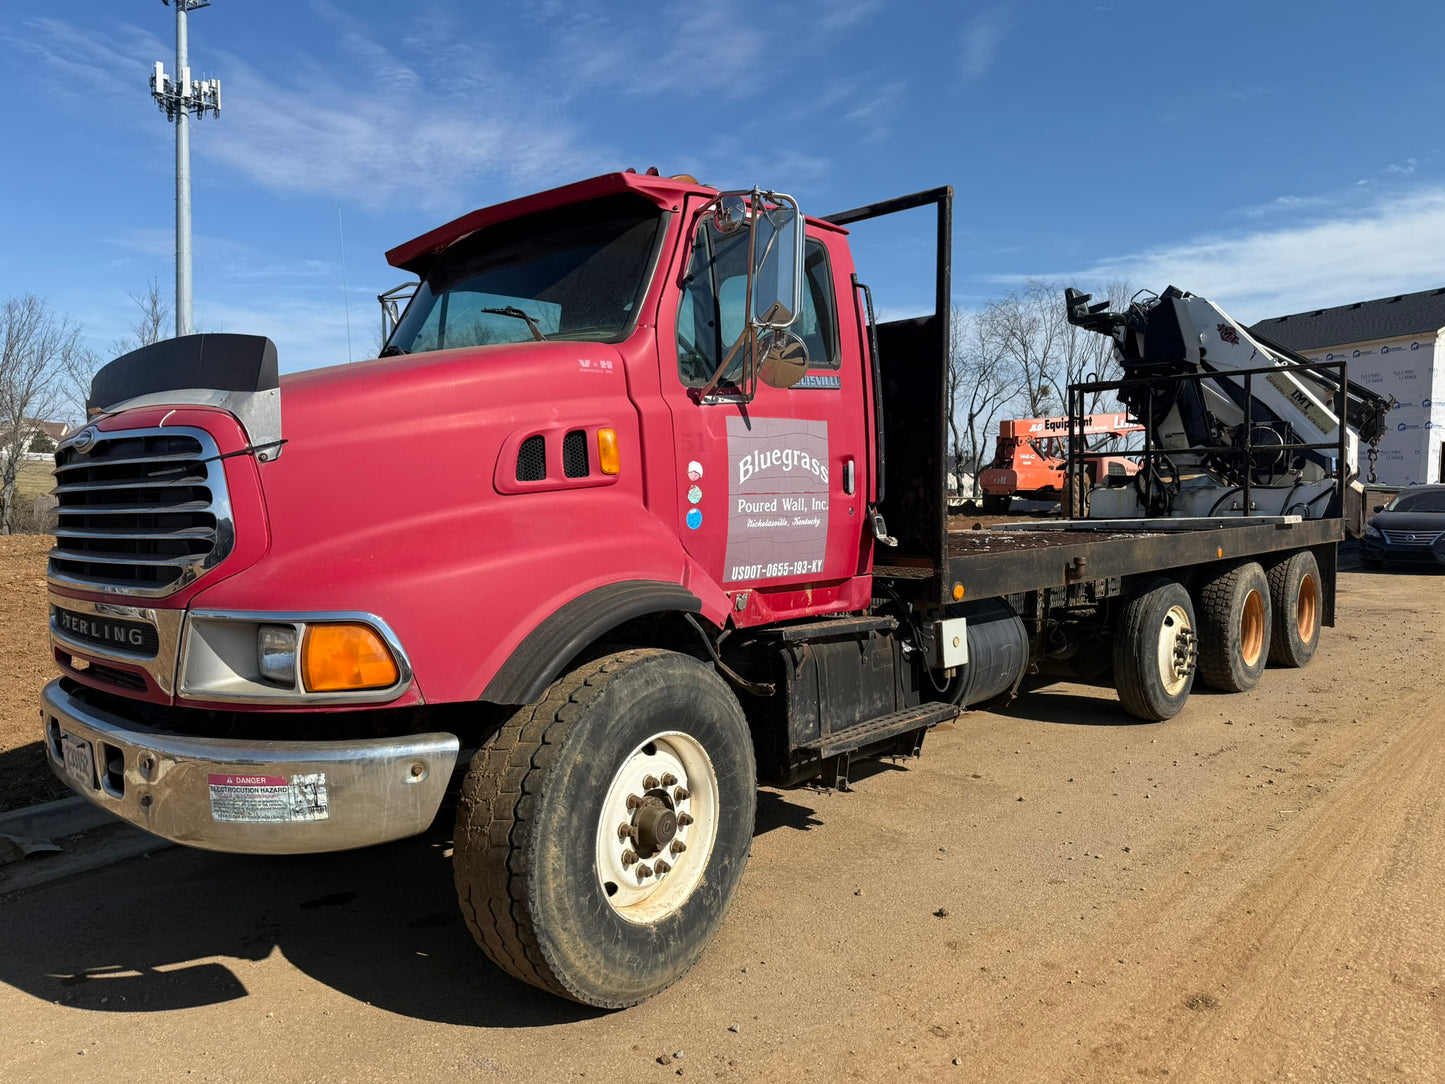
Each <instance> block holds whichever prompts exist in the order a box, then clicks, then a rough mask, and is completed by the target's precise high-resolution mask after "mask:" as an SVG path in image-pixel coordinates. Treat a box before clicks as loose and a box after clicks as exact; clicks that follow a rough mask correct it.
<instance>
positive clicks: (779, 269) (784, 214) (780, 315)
mask: <svg viewBox="0 0 1445 1084" xmlns="http://www.w3.org/2000/svg"><path fill="white" fill-rule="evenodd" d="M769 195H771V193H769ZM781 199H783V200H787V201H788V202H786V203H784V202H778V203H776V204H774V205H772V206H768V205H767V200H766V199H764V200H763V208H762V210H761V211H760V213H759V214H757V215H756V216H755V217H754V219H753V290H752V296H753V306H752V312H751V313H750V314H749V315H750V316H751V318H752V323H753V324H754V326H756V327H758V328H759V329H762V328H785V327H787V326H788V325H790V324H792V323H793V321H794V320H796V319H797V318H798V312H799V310H801V309H802V307H803V216H802V215H800V214H799V213H798V205H797V204H796V203H793V202H792V201H791V198H790V197H787V196H784V197H781Z"/></svg>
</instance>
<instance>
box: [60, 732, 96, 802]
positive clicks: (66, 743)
mask: <svg viewBox="0 0 1445 1084" xmlns="http://www.w3.org/2000/svg"><path fill="white" fill-rule="evenodd" d="M60 750H61V752H62V753H64V754H65V774H66V775H68V776H70V778H71V779H73V780H75V781H76V782H77V783H79V784H80V785H81V786H83V787H84V788H85V789H86V790H94V789H95V754H94V752H92V750H91V748H90V742H88V741H86V740H85V739H84V738H76V737H72V736H71V735H69V734H61V735H60Z"/></svg>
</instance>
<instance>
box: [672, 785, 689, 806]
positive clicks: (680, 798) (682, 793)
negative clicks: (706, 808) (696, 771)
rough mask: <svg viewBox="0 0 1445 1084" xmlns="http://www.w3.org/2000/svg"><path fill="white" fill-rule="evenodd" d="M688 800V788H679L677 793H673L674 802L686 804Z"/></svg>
mask: <svg viewBox="0 0 1445 1084" xmlns="http://www.w3.org/2000/svg"><path fill="white" fill-rule="evenodd" d="M687 799H688V794H687V788H686V787H678V788H677V789H676V790H675V791H673V792H672V800H673V801H674V802H685V801H687Z"/></svg>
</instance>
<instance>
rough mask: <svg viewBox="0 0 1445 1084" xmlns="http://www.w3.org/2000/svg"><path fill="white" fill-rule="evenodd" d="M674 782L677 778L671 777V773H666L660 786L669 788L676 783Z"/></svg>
mask: <svg viewBox="0 0 1445 1084" xmlns="http://www.w3.org/2000/svg"><path fill="white" fill-rule="evenodd" d="M676 782H677V776H675V775H673V774H672V773H671V772H668V773H667V774H666V775H664V776H663V777H662V785H663V786H664V787H670V786H672V785H673V784H674V783H676Z"/></svg>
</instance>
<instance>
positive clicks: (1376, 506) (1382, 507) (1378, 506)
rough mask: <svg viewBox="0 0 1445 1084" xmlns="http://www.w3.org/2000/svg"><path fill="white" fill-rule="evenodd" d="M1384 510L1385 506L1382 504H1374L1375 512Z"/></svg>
mask: <svg viewBox="0 0 1445 1084" xmlns="http://www.w3.org/2000/svg"><path fill="white" fill-rule="evenodd" d="M1384 510H1385V506H1384V505H1383V504H1377V505H1375V511H1376V512H1383V511H1384Z"/></svg>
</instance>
